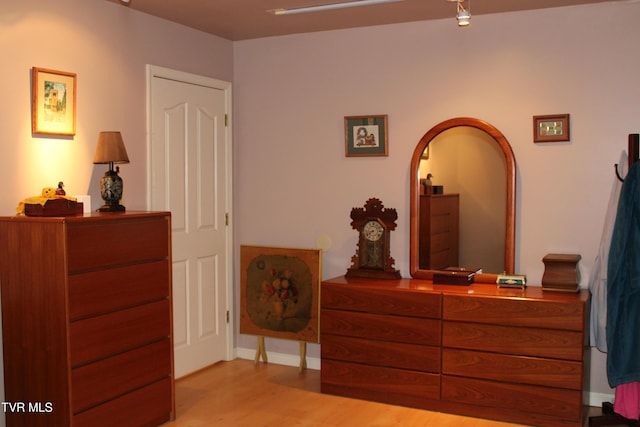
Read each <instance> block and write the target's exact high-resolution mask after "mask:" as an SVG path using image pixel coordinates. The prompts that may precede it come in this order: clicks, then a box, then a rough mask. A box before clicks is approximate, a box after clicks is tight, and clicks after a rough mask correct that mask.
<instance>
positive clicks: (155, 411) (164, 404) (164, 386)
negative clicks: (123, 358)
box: [72, 378, 172, 427]
mask: <svg viewBox="0 0 640 427" xmlns="http://www.w3.org/2000/svg"><path fill="white" fill-rule="evenodd" d="M171 394H172V393H171V380H170V379H169V378H166V379H164V380H161V381H158V382H156V383H153V384H150V385H148V386H146V387H143V388H141V389H138V390H135V391H133V392H131V393H128V394H125V395H124V396H120V397H119V398H117V399H115V400H111V401H109V402H106V403H104V404H102V405H100V406H96V407H94V408H91V409H89V410H88V411H85V412H82V413H80V414H76V415H75V416H74V417H73V424H72V425H73V426H74V427H113V426H118V427H140V426H157V425H160V424H162V423H164V422H166V421H169V418H170V416H171V411H172V403H171V402H172V396H171Z"/></svg>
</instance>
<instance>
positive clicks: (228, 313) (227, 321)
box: [227, 310, 229, 323]
mask: <svg viewBox="0 0 640 427" xmlns="http://www.w3.org/2000/svg"><path fill="white" fill-rule="evenodd" d="M227 323H229V310H227Z"/></svg>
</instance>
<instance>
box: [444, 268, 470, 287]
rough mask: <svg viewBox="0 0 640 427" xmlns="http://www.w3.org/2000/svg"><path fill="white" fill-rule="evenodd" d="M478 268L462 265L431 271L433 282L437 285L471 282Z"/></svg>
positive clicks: (466, 284) (467, 283)
mask: <svg viewBox="0 0 640 427" xmlns="http://www.w3.org/2000/svg"><path fill="white" fill-rule="evenodd" d="M478 271H480V270H479V269H477V268H476V269H473V268H463V267H447V268H445V269H444V270H437V271H434V272H433V283H435V284H437V285H463V286H468V285H470V284H472V283H473V279H474V277H475V275H476V273H477V272H478Z"/></svg>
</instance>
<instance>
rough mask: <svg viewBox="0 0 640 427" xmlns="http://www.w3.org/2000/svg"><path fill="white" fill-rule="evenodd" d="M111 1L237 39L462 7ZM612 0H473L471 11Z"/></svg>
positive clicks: (431, 0)
mask: <svg viewBox="0 0 640 427" xmlns="http://www.w3.org/2000/svg"><path fill="white" fill-rule="evenodd" d="M107 1H110V2H113V3H119V4H122V5H123V7H129V8H131V9H135V10H138V11H141V12H144V13H148V14H150V15H154V16H157V17H160V18H164V19H167V20H169V21H173V22H177V23H180V24H183V25H186V26H188V27H192V28H196V29H198V30H201V31H205V32H207V33H210V34H214V35H217V36H220V37H223V38H225V39H229V40H232V41H238V40H247V39H255V38H261V37H269V36H278V35H287V34H297V33H309V32H315V31H326V30H336V29H344V28H355V27H367V26H371V25H383V24H396V23H400V22H412V21H423V20H429V19H443V18H451V19H452V25H453V22H455V21H454V19H455V12H456V5H455V3H451V2H449V1H447V0H403V1H400V2H396V3H383V4H378V5H370V6H361V7H352V8H344V9H338V10H331V11H323V12H314V13H303V14H295V15H281V16H276V15H273V14H271V13H268V12H267V10H271V9H286V8H295V7H303V6H313V5H319V4H327V3H338V2H340V1H342V0H131V1H130V3H129V5H128V6H127V5H125V4H124V3H121V2H120V0H107ZM610 1H611V0H473V1H472V2H471V15H472V16H473V15H482V14H487V13H500V12H511V11H517V10H531V9H545V8H551V7H560V6H573V5H579V4H589V3H603V2H610ZM617 1H624V0H617ZM472 25H473V19H472Z"/></svg>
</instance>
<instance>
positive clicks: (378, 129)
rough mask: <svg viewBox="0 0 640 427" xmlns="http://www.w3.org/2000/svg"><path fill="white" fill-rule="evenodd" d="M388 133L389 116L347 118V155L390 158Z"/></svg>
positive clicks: (345, 138) (345, 125)
mask: <svg viewBox="0 0 640 427" xmlns="http://www.w3.org/2000/svg"><path fill="white" fill-rule="evenodd" d="M388 133H389V132H388V125H387V115H379V116H350V117H345V118H344V140H345V155H346V156H347V157H362V156H388V155H389V141H388Z"/></svg>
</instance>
